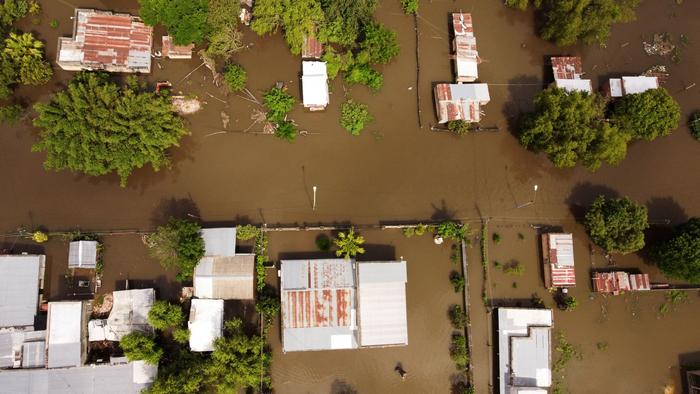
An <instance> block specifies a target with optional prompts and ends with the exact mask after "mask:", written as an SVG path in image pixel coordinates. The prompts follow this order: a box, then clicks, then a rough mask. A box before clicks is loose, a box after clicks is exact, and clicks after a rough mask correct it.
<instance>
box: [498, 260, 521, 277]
mask: <svg viewBox="0 0 700 394" xmlns="http://www.w3.org/2000/svg"><path fill="white" fill-rule="evenodd" d="M502 268H503V273H504V274H506V275H511V276H523V275H524V274H525V266H524V265H522V264H521V263H520V262H519V261H513V262H512V263H510V264H507V265H504V266H502Z"/></svg>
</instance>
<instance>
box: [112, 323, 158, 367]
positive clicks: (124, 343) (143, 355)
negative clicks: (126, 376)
mask: <svg viewBox="0 0 700 394" xmlns="http://www.w3.org/2000/svg"><path fill="white" fill-rule="evenodd" d="M119 347H120V348H121V349H122V350H123V351H124V355H125V356H126V357H127V358H128V359H129V361H137V360H143V361H145V362H147V363H149V364H154V365H158V362H159V361H160V359H161V357H163V349H161V348H160V347H158V345H157V344H156V340H155V336H153V335H150V334H146V333H144V332H141V331H134V332H132V333H130V334H127V335H124V336H123V337H122V339H121V341H119Z"/></svg>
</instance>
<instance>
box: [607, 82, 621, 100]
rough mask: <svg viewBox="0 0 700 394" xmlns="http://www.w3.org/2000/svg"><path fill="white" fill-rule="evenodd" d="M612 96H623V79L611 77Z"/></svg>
mask: <svg viewBox="0 0 700 394" xmlns="http://www.w3.org/2000/svg"><path fill="white" fill-rule="evenodd" d="M609 84H610V97H622V96H623V95H624V92H623V91H622V79H620V78H610V82H609Z"/></svg>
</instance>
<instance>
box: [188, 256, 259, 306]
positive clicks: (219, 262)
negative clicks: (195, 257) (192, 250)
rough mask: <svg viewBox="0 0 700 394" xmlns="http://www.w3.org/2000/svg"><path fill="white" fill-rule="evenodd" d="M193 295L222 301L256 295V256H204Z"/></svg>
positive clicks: (197, 269) (248, 297)
mask: <svg viewBox="0 0 700 394" xmlns="http://www.w3.org/2000/svg"><path fill="white" fill-rule="evenodd" d="M193 282H194V296H195V297H197V298H216V299H223V300H252V299H254V298H255V255H254V254H237V255H235V256H229V257H211V256H207V257H203V258H202V259H201V260H200V261H199V264H197V267H195V270H194V279H193Z"/></svg>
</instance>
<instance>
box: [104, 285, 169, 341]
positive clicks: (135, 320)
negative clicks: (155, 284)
mask: <svg viewBox="0 0 700 394" xmlns="http://www.w3.org/2000/svg"><path fill="white" fill-rule="evenodd" d="M112 297H113V300H114V301H113V302H114V304H113V306H112V311H111V312H110V313H109V317H108V318H107V325H106V326H105V327H104V331H105V337H106V339H107V340H108V341H119V340H121V339H122V337H123V336H124V335H127V334H129V333H131V332H134V331H144V332H152V331H153V328H152V327H151V326H150V325H149V324H148V312H150V311H151V307H153V303H154V302H155V300H156V291H155V289H135V290H122V291H115V292H113V293H112Z"/></svg>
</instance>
